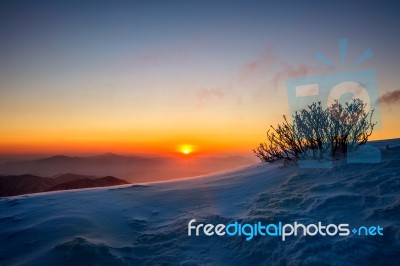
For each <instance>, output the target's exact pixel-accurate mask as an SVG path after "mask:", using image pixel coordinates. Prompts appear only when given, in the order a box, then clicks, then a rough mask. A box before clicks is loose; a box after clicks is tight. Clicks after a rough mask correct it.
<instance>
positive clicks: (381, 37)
mask: <svg viewBox="0 0 400 266" xmlns="http://www.w3.org/2000/svg"><path fill="white" fill-rule="evenodd" d="M56 2H57V1H1V3H0V38H1V39H0V129H1V131H0V153H1V154H16V153H21V154H27V153H49V154H50V153H99V152H108V151H110V152H115V153H161V154H170V153H174V152H176V151H178V150H182V149H183V148H182V147H183V146H182V145H186V146H184V147H186V148H188V149H192V150H193V151H195V152H197V153H201V154H210V153H230V152H232V153H251V150H252V149H253V148H254V147H256V146H257V145H258V143H259V142H260V141H263V140H264V136H265V130H266V129H267V127H268V125H270V124H273V125H274V124H276V123H278V122H280V120H281V118H282V115H283V114H288V112H289V111H288V100H287V95H286V89H285V86H286V84H285V80H286V79H288V78H291V77H301V76H307V75H318V74H321V73H322V72H324V71H328V72H329V71H330V70H329V69H328V70H327V69H326V68H327V67H326V66H324V65H323V64H321V63H320V62H318V61H317V60H316V59H315V54H316V53H317V52H318V51H320V52H323V53H324V54H325V55H327V56H328V57H329V58H331V59H332V61H333V62H334V63H335V64H336V63H337V65H340V64H339V62H340V53H339V48H338V39H341V38H345V39H348V41H349V43H348V44H349V46H348V51H347V55H348V62H349V65H348V66H343V67H342V68H339V69H336V70H337V71H340V70H358V69H370V68H373V69H375V70H376V73H377V79H378V87H379V95H380V96H383V95H385V94H386V95H392V96H390V97H391V98H390V99H391V100H389V101H386V102H382V103H381V114H382V127H381V128H380V129H379V131H377V132H376V133H375V134H373V136H372V139H385V138H395V137H400V126H399V125H400V123H399V118H398V116H399V114H400V113H399V111H400V107H399V103H400V99H397V98H396V95H397V97H398V98H400V96H398V95H399V94H398V93H397V92H398V91H399V89H400V82H399V81H400V52H399V48H400V34H399V32H400V31H399V28H400V15H399V14H400V4H399V2H398V1H332V2H327V1H309V2H307V3H305V2H300V1H59V2H58V3H56ZM368 48H369V49H371V50H372V51H373V54H374V56H373V57H371V58H370V59H368V60H367V61H365V62H364V63H363V64H361V65H360V66H359V67H357V68H353V67H352V66H351V63H352V62H354V61H355V60H356V59H357V58H358V57H359V56H360V54H361V53H362V52H364V51H365V50H366V49H368ZM336 70H335V71H336ZM390 92H392V93H391V94H388V93H390Z"/></svg>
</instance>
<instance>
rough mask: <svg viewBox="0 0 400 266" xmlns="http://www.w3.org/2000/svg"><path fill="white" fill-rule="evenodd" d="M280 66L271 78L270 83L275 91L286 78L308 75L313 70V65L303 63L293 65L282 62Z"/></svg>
mask: <svg viewBox="0 0 400 266" xmlns="http://www.w3.org/2000/svg"><path fill="white" fill-rule="evenodd" d="M281 66H282V67H281V69H280V70H279V71H278V72H276V73H275V74H274V76H273V78H272V85H273V88H274V90H275V91H276V90H278V88H279V86H280V84H281V83H282V82H284V81H286V80H287V79H290V78H298V77H304V76H308V75H310V74H311V73H313V72H314V71H315V68H314V67H312V66H309V65H305V64H302V65H299V66H294V65H291V64H288V63H285V62H283V63H281Z"/></svg>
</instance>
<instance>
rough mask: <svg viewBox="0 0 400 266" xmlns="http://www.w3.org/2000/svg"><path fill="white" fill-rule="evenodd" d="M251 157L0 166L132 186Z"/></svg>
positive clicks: (115, 158) (60, 160)
mask: <svg viewBox="0 0 400 266" xmlns="http://www.w3.org/2000/svg"><path fill="white" fill-rule="evenodd" d="M254 158H255V157H254ZM254 158H253V159H251V158H249V157H241V156H227V157H208V158H198V157H190V156H189V157H185V158H169V157H141V156H121V155H116V154H112V153H105V154H102V155H97V156H86V157H76V156H65V155H56V156H51V157H46V158H41V159H35V160H12V161H7V162H4V161H3V163H0V175H6V176H10V175H26V174H29V175H32V176H46V177H57V176H60V175H63V174H65V173H70V172H73V173H75V174H78V175H86V176H94V177H102V176H115V177H118V178H122V179H125V180H127V181H129V182H132V183H135V182H150V181H159V180H167V179H176V178H183V177H191V176H197V175H204V174H209V173H213V172H217V171H224V170H229V169H232V168H237V167H241V166H244V165H249V164H251V163H254V162H255V160H254Z"/></svg>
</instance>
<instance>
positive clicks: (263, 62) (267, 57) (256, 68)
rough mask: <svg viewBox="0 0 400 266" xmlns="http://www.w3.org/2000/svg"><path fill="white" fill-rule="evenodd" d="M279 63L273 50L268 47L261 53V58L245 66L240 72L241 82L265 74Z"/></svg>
mask: <svg viewBox="0 0 400 266" xmlns="http://www.w3.org/2000/svg"><path fill="white" fill-rule="evenodd" d="M277 61H278V58H277V57H276V56H275V55H274V54H273V52H272V49H271V48H270V47H267V48H265V49H264V50H262V51H261V53H260V57H259V58H257V59H254V60H251V61H249V62H247V63H246V64H244V65H243V67H242V68H241V69H240V71H239V80H245V79H248V78H251V77H253V76H254V75H256V74H260V73H261V74H265V69H266V68H267V67H268V66H270V65H272V64H274V63H276V62H277Z"/></svg>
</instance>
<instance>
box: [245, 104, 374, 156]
mask: <svg viewBox="0 0 400 266" xmlns="http://www.w3.org/2000/svg"><path fill="white" fill-rule="evenodd" d="M366 107H367V105H366V104H365V103H364V102H363V101H362V100H361V99H353V100H352V101H351V102H349V103H345V104H344V105H343V104H341V103H339V101H338V100H336V101H334V103H333V104H332V105H331V106H329V107H328V108H325V109H324V108H323V107H322V106H321V102H318V103H313V104H311V105H308V106H307V108H305V109H301V110H299V111H297V112H295V114H294V115H293V116H292V123H289V122H288V120H287V118H286V116H283V120H284V121H283V122H282V124H278V126H277V127H273V126H271V128H270V129H269V130H268V131H267V142H266V143H261V144H260V145H259V146H258V147H257V148H256V149H254V150H253V151H254V153H255V154H256V156H257V157H258V158H260V160H261V161H264V162H274V161H276V160H279V159H286V160H290V161H293V160H296V161H297V159H307V158H311V159H314V160H321V159H329V158H331V157H332V156H334V155H335V154H338V153H346V152H347V151H353V150H355V149H357V148H358V147H359V146H360V145H363V144H365V143H366V142H367V141H368V138H369V136H371V134H372V132H373V129H374V127H375V125H376V123H374V122H373V121H372V117H373V113H374V110H372V111H370V112H367V111H366Z"/></svg>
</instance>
